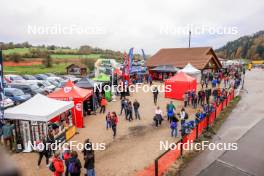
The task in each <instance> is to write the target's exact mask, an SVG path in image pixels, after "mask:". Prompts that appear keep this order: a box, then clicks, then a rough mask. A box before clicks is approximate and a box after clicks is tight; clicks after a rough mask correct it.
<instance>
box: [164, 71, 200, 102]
mask: <svg viewBox="0 0 264 176" xmlns="http://www.w3.org/2000/svg"><path fill="white" fill-rule="evenodd" d="M169 85H170V86H171V91H165V98H173V99H176V100H183V95H184V93H185V92H186V91H188V90H193V89H194V90H196V86H197V83H196V79H195V78H193V77H191V76H188V75H187V74H185V73H183V72H180V73H177V74H176V75H175V76H173V77H171V78H170V79H167V80H166V81H165V87H167V86H169Z"/></svg>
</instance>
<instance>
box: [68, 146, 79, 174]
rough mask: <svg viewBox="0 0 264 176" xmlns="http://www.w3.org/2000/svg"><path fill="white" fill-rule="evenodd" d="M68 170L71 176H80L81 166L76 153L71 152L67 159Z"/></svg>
mask: <svg viewBox="0 0 264 176" xmlns="http://www.w3.org/2000/svg"><path fill="white" fill-rule="evenodd" d="M68 167H69V168H68V170H69V173H70V175H71V176H80V175H81V168H82V164H81V161H80V160H79V158H78V154H77V152H76V151H72V152H71V157H70V158H69V166H68Z"/></svg>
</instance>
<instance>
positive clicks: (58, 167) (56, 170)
mask: <svg viewBox="0 0 264 176" xmlns="http://www.w3.org/2000/svg"><path fill="white" fill-rule="evenodd" d="M49 169H50V170H51V171H52V172H53V175H54V176H62V175H63V172H64V164H63V161H62V160H61V158H60V153H59V152H55V154H54V157H53V159H52V162H51V163H50V165H49Z"/></svg>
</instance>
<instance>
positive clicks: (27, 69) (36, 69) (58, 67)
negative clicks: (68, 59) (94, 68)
mask: <svg viewBox="0 0 264 176" xmlns="http://www.w3.org/2000/svg"><path fill="white" fill-rule="evenodd" d="M68 65H69V64H66V63H60V64H53V67H51V68H45V67H44V66H43V65H33V66H16V67H13V66H11V67H10V66H5V67H4V74H19V75H22V74H40V73H56V74H66V67H67V66H68Z"/></svg>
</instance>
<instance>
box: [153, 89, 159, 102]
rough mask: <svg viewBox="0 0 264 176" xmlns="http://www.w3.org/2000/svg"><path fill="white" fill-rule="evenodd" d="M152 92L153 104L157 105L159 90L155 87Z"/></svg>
mask: <svg viewBox="0 0 264 176" xmlns="http://www.w3.org/2000/svg"><path fill="white" fill-rule="evenodd" d="M152 92H153V98H154V104H155V105H157V100H158V95H159V90H158V88H157V87H155V88H154V89H153V91H152Z"/></svg>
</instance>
